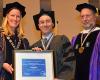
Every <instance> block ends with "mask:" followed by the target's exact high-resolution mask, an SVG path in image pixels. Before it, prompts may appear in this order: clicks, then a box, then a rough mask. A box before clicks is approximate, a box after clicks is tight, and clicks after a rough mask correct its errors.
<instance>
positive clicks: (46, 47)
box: [41, 34, 54, 50]
mask: <svg viewBox="0 0 100 80" xmlns="http://www.w3.org/2000/svg"><path fill="white" fill-rule="evenodd" d="M53 37H54V34H52V35H51V37H50V38H49V41H48V43H47V45H45V44H44V42H43V39H41V42H42V46H43V49H44V50H47V49H48V47H49V45H50V43H51V41H52V39H53Z"/></svg>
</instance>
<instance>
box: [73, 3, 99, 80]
mask: <svg viewBox="0 0 100 80" xmlns="http://www.w3.org/2000/svg"><path fill="white" fill-rule="evenodd" d="M76 10H77V11H79V12H80V18H81V22H82V24H83V30H82V31H81V32H80V33H79V34H78V35H77V36H76V37H74V38H73V39H72V44H73V47H74V52H75V56H76V71H75V80H100V28H99V27H97V26H96V13H97V10H96V8H95V7H94V6H93V5H91V4H88V3H83V4H79V5H77V7H76Z"/></svg>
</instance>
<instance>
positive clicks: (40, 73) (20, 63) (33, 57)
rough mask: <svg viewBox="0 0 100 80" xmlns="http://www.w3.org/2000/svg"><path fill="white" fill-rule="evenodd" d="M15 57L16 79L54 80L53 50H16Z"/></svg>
mask: <svg viewBox="0 0 100 80" xmlns="http://www.w3.org/2000/svg"><path fill="white" fill-rule="evenodd" d="M13 59H14V63H13V65H14V66H13V67H14V77H13V79H14V80H54V68H53V67H54V66H53V51H51V50H50V51H49V50H48V51H41V52H40V51H39V52H36V51H32V50H14V56H13ZM33 63H34V65H33ZM35 72H36V74H35Z"/></svg>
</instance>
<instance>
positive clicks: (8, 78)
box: [0, 35, 29, 80]
mask: <svg viewBox="0 0 100 80" xmlns="http://www.w3.org/2000/svg"><path fill="white" fill-rule="evenodd" d="M4 38H5V45H4V46H5V51H4V52H5V55H4V63H8V64H12V66H13V54H14V53H13V50H14V48H13V47H12V45H11V43H10V42H9V40H8V39H7V37H6V36H4ZM10 38H11V40H12V41H13V43H14V45H15V46H16V45H17V44H18V41H19V38H18V36H17V35H15V36H11V37H10ZM19 49H29V42H28V40H27V39H26V38H22V39H21V44H20V46H19ZM0 76H1V77H4V78H5V79H4V80H13V75H11V74H10V73H9V72H7V71H6V70H4V69H3V68H2V70H1V73H0ZM0 80H2V79H0Z"/></svg>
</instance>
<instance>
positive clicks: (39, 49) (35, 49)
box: [32, 47, 42, 51]
mask: <svg viewBox="0 0 100 80" xmlns="http://www.w3.org/2000/svg"><path fill="white" fill-rule="evenodd" d="M32 50H33V51H42V49H41V48H39V47H34V48H32Z"/></svg>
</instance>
